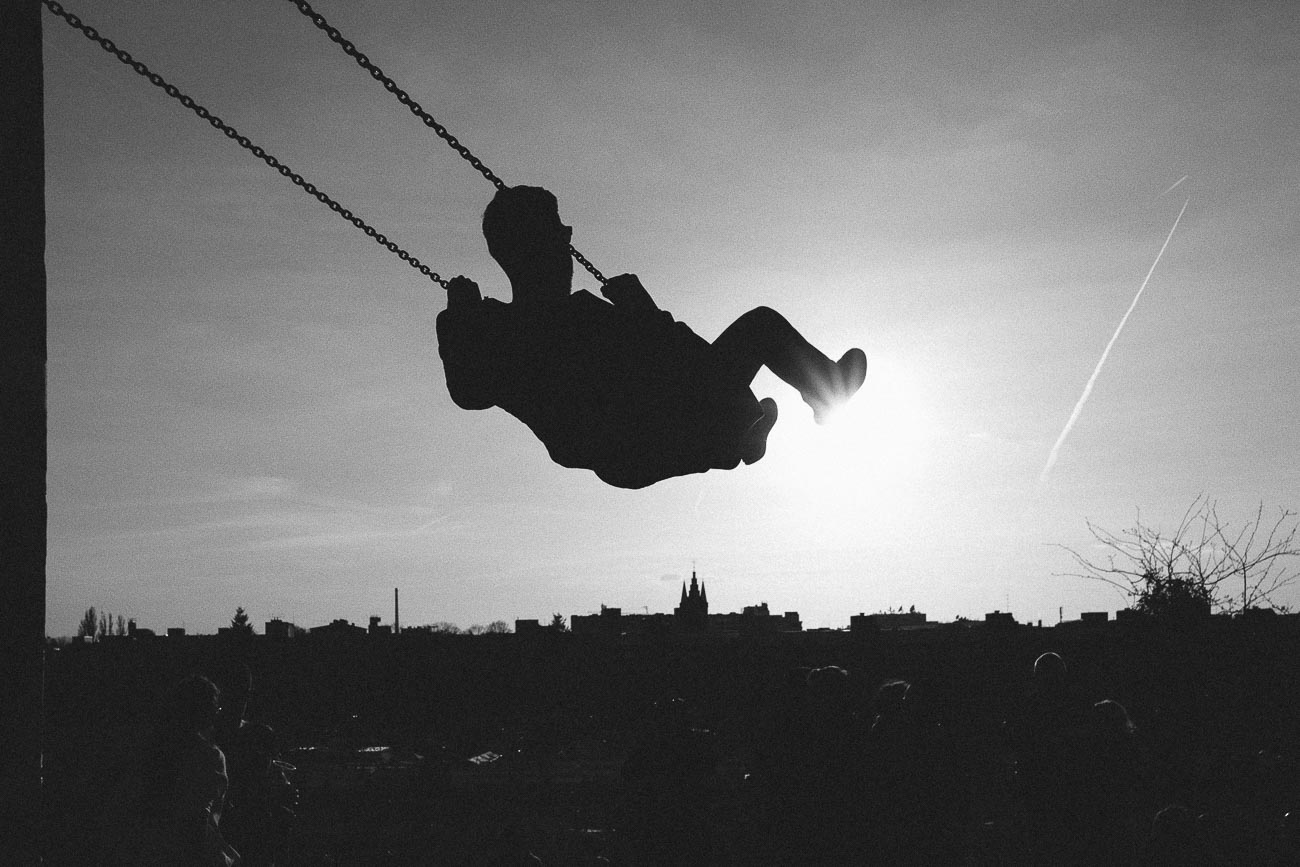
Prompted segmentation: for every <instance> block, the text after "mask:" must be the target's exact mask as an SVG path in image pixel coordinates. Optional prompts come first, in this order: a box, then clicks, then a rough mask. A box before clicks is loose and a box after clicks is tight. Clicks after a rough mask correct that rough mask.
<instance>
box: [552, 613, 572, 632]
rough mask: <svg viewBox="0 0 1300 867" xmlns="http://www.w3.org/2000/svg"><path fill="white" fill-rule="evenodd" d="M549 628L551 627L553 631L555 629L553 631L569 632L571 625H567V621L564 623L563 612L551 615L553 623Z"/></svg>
mask: <svg viewBox="0 0 1300 867" xmlns="http://www.w3.org/2000/svg"><path fill="white" fill-rule="evenodd" d="M549 628H550V629H551V631H553V632H568V631H569V627H568V626H566V625H565V623H564V615H563V614H553V615H551V625H550V627H549Z"/></svg>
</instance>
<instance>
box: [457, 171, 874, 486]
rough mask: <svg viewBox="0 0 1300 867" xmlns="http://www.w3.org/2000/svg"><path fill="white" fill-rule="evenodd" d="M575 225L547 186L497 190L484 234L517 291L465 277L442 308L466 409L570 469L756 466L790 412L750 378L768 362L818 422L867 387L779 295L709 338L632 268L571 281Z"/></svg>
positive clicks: (614, 478)
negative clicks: (523, 433)
mask: <svg viewBox="0 0 1300 867" xmlns="http://www.w3.org/2000/svg"><path fill="white" fill-rule="evenodd" d="M572 233H573V229H572V228H571V227H569V226H566V225H564V224H563V223H562V222H561V221H560V215H559V209H558V205H557V202H556V199H555V196H554V195H552V194H551V193H550V192H548V191H547V190H544V189H542V188H540V187H524V186H519V187H510V188H506V189H503V190H500V191H498V193H497V194H496V196H495V197H494V198H493V199H492V201H491V202H490V203H489V204H488V206H487V209H486V210H485V211H484V213H483V235H484V238H485V239H486V240H487V245H488V252H489V253H491V254H492V257H493V258H494V259H496V261H497V263H498V264H499V265H500V266H501V269H502V270H503V271H504V272H505V274H506V277H507V278H509V280H510V288H511V293H512V296H511V300H510V302H509V303H503V302H501V301H498V300H495V299H492V298H483V296H482V295H481V294H480V292H479V288H478V286H477V285H476V284H475V283H474V282H473V281H471V280H469V279H467V278H465V277H457V278H454V279H453V280H451V281H449V283H448V287H447V309H446V310H444V311H442V312H441V313H440V314H439V315H438V319H437V333H438V352H439V354H440V355H441V357H442V361H443V369H444V372H445V374H446V377H447V389H448V391H449V392H450V393H451V398H452V400H453V401H455V403H456V405H457V406H459V407H461V408H462V409H487V408H489V407H493V406H499V407H501V408H502V409H504V410H505V411H506V412H508V413H510V414H511V415H513V416H515V417H516V418H518V419H519V420H520V421H522V422H523V423H524V424H526V425H528V427H529V428H531V429H532V431H533V433H534V434H535V435H536V436H537V438H538V439H539V440H541V441H542V444H543V445H545V446H546V449H547V451H548V452H549V454H550V456H551V459H552V460H554V461H555V462H556V463H558V464H560V465H561V466H565V467H583V468H587V469H591V470H593V471H595V473H596V475H597V476H599V477H600V479H601V480H603V481H604V482H606V483H608V484H610V485H614V486H616V487H621V488H642V487H645V486H647V485H651V484H654V483H655V482H658V481H662V480H663V479H667V478H670V477H673V476H682V475H688V474H690V473H702V472H707V471H708V470H710V469H733V468H735V467H736V466H737V465H738V464H740V463H742V462H744V463H746V464H752V463H754V462H755V461H757V460H759V459H760V458H762V457H763V455H764V453H765V451H766V449H767V435H768V433H769V432H770V431H771V429H772V425H773V424H775V423H776V417H777V408H776V402H775V401H774V400H772V399H771V398H764V399H763V400H761V401H760V400H758V399H757V398H756V397H755V396H754V393H753V392H752V391H751V390H750V388H749V384H750V382H752V381H753V379H754V377H755V376H756V375H757V373H758V370H759V368H760V367H764V366H766V367H767V368H768V369H769V370H771V371H772V372H773V373H775V374H776V375H777V376H778V377H780V378H781V379H782V380H784V381H785V382H787V383H789V384H790V385H792V386H794V387H795V388H796V389H798V391H799V393H800V395H802V397H803V399H804V401H805V402H807V403H808V404H809V405H810V406H811V407H812V409H813V412H814V415H815V417H816V419H817V421H818V422H819V423H820V422H823V421H825V418H826V416H827V414H828V413H829V412H830V411H831V410H832V409H834V408H835V407H837V406H838V405H840V404H841V403H843V402H844V401H845V400H847V399H848V398H849V397H851V396H852V395H853V394H854V393H855V392H856V391H857V390H858V389H859V388H860V387H861V385H862V382H863V380H864V379H865V377H866V371H867V359H866V356H865V355H864V354H863V352H862V350H860V349H850V350H849V351H848V352H847V353H845V354H844V356H843V357H842V358H841V359H840V360H839V361H838V362H836V361H832V360H831V359H830V358H828V357H827V356H826V355H824V354H823V353H822V352H821V351H820V350H818V349H817V348H816V347H814V346H813V345H812V344H810V343H809V342H808V341H807V340H805V339H804V338H803V337H802V336H801V335H800V334H799V332H798V331H796V330H795V329H794V327H793V326H791V325H790V323H789V322H787V321H786V319H785V318H784V317H783V316H781V314H779V313H777V312H776V311H774V310H772V309H770V308H767V307H758V308H756V309H754V310H751V311H749V312H748V313H746V314H744V315H743V316H741V317H740V318H739V319H737V320H736V321H735V322H734V323H732V324H731V325H730V326H729V327H728V328H727V329H726V330H725V331H723V333H722V334H721V335H720V336H719V337H718V338H717V339H716V340H714V341H713V342H712V343H708V342H707V341H705V340H704V339H702V338H701V337H699V336H698V335H696V334H695V332H694V331H692V330H691V329H690V328H689V327H688V326H686V325H685V324H684V323H681V322H676V321H674V320H673V318H672V316H671V315H670V314H668V313H667V312H666V311H663V310H660V309H659V308H658V307H657V306H656V305H655V302H654V301H653V300H652V299H651V297H650V295H649V293H648V292H646V290H645V288H644V287H642V285H641V282H640V281H639V280H638V279H637V278H636V276H635V275H633V274H623V275H620V276H618V277H614V278H612V279H610V280H609V281H608V282H606V284H605V285H604V287H603V288H602V289H601V294H602V295H604V296H605V298H606V299H608V302H606V301H602V300H600V299H599V298H597V297H595V296H594V295H592V294H591V293H589V292H586V291H579V292H573V291H572V283H573V259H572V258H571V256H570V250H571V248H570V246H569V239H570V237H571V236H572Z"/></svg>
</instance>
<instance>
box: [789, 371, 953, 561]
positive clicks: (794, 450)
mask: <svg viewBox="0 0 1300 867" xmlns="http://www.w3.org/2000/svg"><path fill="white" fill-rule="evenodd" d="M778 401H779V402H780V404H781V411H782V418H781V419H780V421H778V423H777V425H776V428H775V429H774V430H773V431H772V435H771V437H770V438H769V440H768V456H769V457H768V460H771V459H772V458H775V460H774V461H772V463H773V464H775V465H776V466H774V467H772V468H771V470H770V472H772V473H773V477H774V480H775V481H777V482H778V484H779V485H780V487H781V489H782V491H783V492H784V496H786V497H788V505H789V506H790V507H791V510H792V512H793V513H795V514H798V515H804V516H807V519H808V521H809V522H810V526H815V527H818V528H820V529H821V530H822V531H824V532H827V533H833V534H834V535H840V534H841V532H844V533H853V534H855V533H858V532H860V530H861V527H862V526H863V522H870V523H872V524H874V525H877V526H878V525H880V524H881V523H882V522H883V523H894V522H896V521H898V520H900V519H904V518H905V517H906V515H907V514H908V513H909V512H911V510H912V508H913V507H915V506H917V505H919V503H920V501H921V493H920V488H921V483H922V482H923V476H924V475H925V471H926V468H927V464H928V462H929V456H930V450H931V447H932V446H933V444H934V440H935V438H936V436H937V427H936V424H935V421H934V419H933V418H932V408H931V404H930V402H929V400H928V396H927V394H926V393H925V389H924V388H923V386H922V385H921V384H920V383H919V382H918V381H917V380H916V378H915V377H913V376H911V375H909V373H908V372H907V371H906V370H904V369H902V368H901V367H899V366H897V365H896V364H891V363H890V362H889V360H888V359H880V360H877V359H872V365H871V367H870V369H869V370H868V372H867V379H866V382H865V383H864V384H863V386H862V390H861V391H860V392H858V394H857V395H856V396H855V397H854V398H853V400H851V401H850V402H849V403H848V404H847V405H846V406H844V407H842V408H840V409H839V410H838V411H837V412H836V413H835V414H834V415H833V416H832V417H831V418H830V419H829V421H828V422H827V423H826V424H824V425H817V424H815V423H814V422H813V421H812V416H811V412H810V411H809V409H808V407H806V406H805V405H804V404H803V403H802V402H801V401H799V399H798V398H797V397H793V399H791V398H790V397H787V398H785V399H784V400H782V399H781V397H780V396H778ZM778 477H779V478H778ZM828 541H829V540H828Z"/></svg>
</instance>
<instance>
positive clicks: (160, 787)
mask: <svg viewBox="0 0 1300 867" xmlns="http://www.w3.org/2000/svg"><path fill="white" fill-rule="evenodd" d="M220 713H221V691H220V690H219V689H218V688H217V686H216V685H215V684H213V682H212V681H210V680H208V679H207V678H205V677H200V676H198V675H191V676H189V677H187V678H185V679H184V680H182V681H180V682H179V683H177V684H176V685H175V686H174V687H172V689H171V691H170V692H169V693H168V696H167V699H166V702H165V704H164V706H163V708H162V712H161V714H160V719H159V723H158V726H157V730H156V731H155V733H154V736H153V738H152V743H151V745H150V747H149V748H148V749H147V750H146V753H145V756H144V758H143V759H142V761H143V766H142V767H141V768H140V769H139V774H140V777H141V786H140V793H139V798H138V803H137V805H136V809H137V811H138V812H137V815H136V816H135V822H133V823H132V825H133V827H132V828H131V829H130V831H129V833H128V834H127V835H126V836H127V839H126V840H125V841H124V845H123V846H121V847H119V848H118V849H117V851H116V852H115V858H116V861H114V862H113V863H123V864H131V865H136V867H139V865H158V867H162V865H181V864H184V865H190V864H194V865H199V864H202V865H217V867H239V865H240V864H241V863H242V859H241V858H240V855H239V853H238V852H237V851H236V850H235V849H234V848H233V847H232V846H231V845H230V844H229V843H227V842H226V840H225V838H224V837H223V836H222V833H221V829H220V822H221V812H222V808H223V806H224V804H225V797H226V789H227V787H228V785H229V777H228V776H227V775H226V757H225V754H224V753H223V752H222V751H221V748H220V747H218V746H217V745H216V743H215V742H214V741H213V734H214V730H215V728H216V725H217V720H218V717H219V715H220Z"/></svg>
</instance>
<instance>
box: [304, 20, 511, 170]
mask: <svg viewBox="0 0 1300 867" xmlns="http://www.w3.org/2000/svg"><path fill="white" fill-rule="evenodd" d="M290 2H291V3H293V4H294V5H295V6H297V7H298V11H299V12H301V13H302V14H303V15H306V16H307V17H308V18H310V19H311V23H312V24H315V25H316V26H317V27H318V28H319V29H320V30H322V31H323V32H324V33H325V35H326V36H328V37H329V38H330V41H331V42H333V43H335V44H336V45H338V47H339V48H342V49H343V53H344V54H346V55H348V56H349V57H351V58H352V59H353V60H355V61H356V62H357V65H358V66H360V67H361V68H362V69H364V70H365V71H366V72H368V73H370V77H371V78H373V79H374V80H375V81H378V82H379V83H380V84H382V85H383V86H384V90H386V91H388V92H389V93H391V94H392V95H393V96H395V97H397V101H398V102H400V103H401V104H402V105H404V106H406V107H407V108H408V109H410V110H411V114H413V115H415V116H416V117H418V118H419V119H420V120H421V121H422V122H423V123H424V125H425V126H427V127H428V128H429V129H431V130H433V131H434V132H435V133H437V134H438V137H439V138H441V139H442V140H443V141H445V142H447V144H449V145H451V146H452V148H453V149H454V150H455V151H456V153H458V154H460V155H461V156H462V157H464V158H465V160H466V161H467V162H468V163H469V164H470V165H472V166H473V167H474V168H476V169H478V170H479V172H480V173H481V174H482V175H483V177H485V178H487V179H488V180H489V181H491V182H492V185H493V186H495V187H496V188H497V189H498V190H504V189H506V182H505V181H503V180H501V179H500V178H498V177H497V176H496V175H495V174H493V172H492V170H491V169H489V168H488V167H487V166H485V165H483V162H482V161H481V160H480V159H479V158H478V157H476V156H474V154H473V153H471V152H470V149H469V148H467V147H465V146H464V145H463V144H461V143H460V140H459V139H457V138H456V137H455V136H454V135H452V134H451V133H450V132H448V131H447V128H446V127H445V126H443V125H442V124H440V123H438V121H436V120H434V119H433V116H432V115H431V114H429V113H428V112H427V111H425V110H424V109H423V108H422V107H421V106H420V104H419V103H418V102H416V101H415V100H414V99H412V98H411V95H410V94H409V93H407V92H406V91H405V90H402V88H401V87H399V86H398V84H397V82H395V81H393V80H392V79H391V78H389V77H388V76H387V75H385V74H384V71H383V70H382V69H380V68H379V67H378V66H375V65H374V64H373V63H371V62H370V58H369V57H366V55H365V54H363V53H362V52H361V51H360V49H358V48H357V47H356V45H354V44H352V41H351V40H350V39H348V38H347V37H345V36H344V35H343V34H342V33H340V32H339V29H338V28H337V27H335V26H333V25H332V24H330V23H329V22H328V21H326V20H325V16H324V15H321V14H320V13H319V12H317V11H316V10H315V9H313V8H311V4H310V3H308V2H307V0H290Z"/></svg>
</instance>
